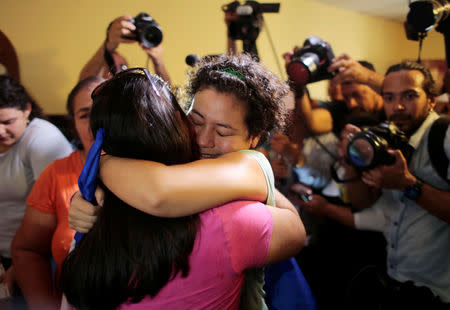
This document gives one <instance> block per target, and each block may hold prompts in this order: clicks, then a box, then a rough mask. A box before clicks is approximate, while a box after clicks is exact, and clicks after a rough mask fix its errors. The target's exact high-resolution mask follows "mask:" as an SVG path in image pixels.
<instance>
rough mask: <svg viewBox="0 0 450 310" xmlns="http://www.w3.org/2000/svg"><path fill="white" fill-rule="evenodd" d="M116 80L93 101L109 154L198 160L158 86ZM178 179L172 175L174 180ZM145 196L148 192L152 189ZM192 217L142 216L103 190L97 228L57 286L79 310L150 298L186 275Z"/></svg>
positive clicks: (138, 79)
mask: <svg viewBox="0 0 450 310" xmlns="http://www.w3.org/2000/svg"><path fill="white" fill-rule="evenodd" d="M153 80H154V82H155V83H154V86H155V87H156V89H157V90H158V92H159V94H160V96H158V95H157V94H156V92H155V91H154V89H153V86H152V85H151V84H150V82H149V81H148V79H147V78H146V77H145V75H140V74H136V73H134V74H133V73H127V74H125V75H124V74H118V75H117V76H116V77H113V78H112V79H111V80H108V81H106V82H104V83H103V84H102V85H101V86H100V87H101V89H99V91H98V94H96V96H94V103H93V106H92V110H91V119H90V122H91V128H92V131H93V133H94V136H95V133H96V131H97V130H98V129H99V128H104V130H105V140H104V144H103V149H104V151H105V152H106V153H107V154H110V155H113V156H118V157H128V158H136V159H145V160H153V161H158V162H162V163H164V164H169V165H170V164H181V163H186V162H189V161H192V160H194V159H197V157H198V151H197V150H196V149H195V148H196V143H195V137H194V136H192V135H191V132H192V131H189V129H188V127H187V126H190V125H189V122H188V120H187V118H186V117H185V115H184V113H183V112H182V110H181V108H180V107H179V106H178V103H177V101H176V99H175V97H174V96H173V95H172V94H171V93H170V91H168V90H167V89H164V88H166V86H164V82H162V81H160V80H157V79H156V78H154V77H153ZM175 177H177V176H174V178H175ZM150 190H151V189H150ZM198 223H199V219H198V215H193V216H189V217H182V218H159V217H155V216H152V215H149V214H146V213H143V212H141V211H139V210H137V209H135V208H133V207H131V206H129V205H127V204H126V203H124V202H123V201H122V200H120V199H119V198H118V197H116V196H115V195H114V194H113V193H112V192H110V191H109V190H108V189H107V188H105V197H104V204H103V207H102V208H101V210H100V213H99V215H98V219H97V222H96V223H95V225H94V227H93V228H92V229H91V231H90V232H89V233H87V234H86V235H85V236H84V238H83V239H82V240H81V241H80V242H79V244H78V245H77V247H76V248H75V249H74V251H72V252H71V253H70V254H69V255H68V257H67V258H66V260H65V261H64V263H63V266H62V273H61V279H60V280H61V287H62V289H63V291H64V293H65V294H66V297H67V300H68V301H69V303H71V304H72V305H74V306H75V307H76V308H80V309H116V308H117V307H118V306H119V305H120V304H122V303H124V302H127V301H129V302H132V303H136V302H139V301H140V300H142V298H143V297H145V296H155V295H156V294H157V293H158V292H159V291H160V290H161V288H162V287H164V286H165V285H166V284H167V283H168V282H169V281H170V280H172V279H173V278H174V277H175V276H176V275H177V274H178V273H181V276H182V277H186V276H187V275H188V273H189V255H190V253H191V252H192V249H193V246H194V241H195V237H196V233H197V227H198Z"/></svg>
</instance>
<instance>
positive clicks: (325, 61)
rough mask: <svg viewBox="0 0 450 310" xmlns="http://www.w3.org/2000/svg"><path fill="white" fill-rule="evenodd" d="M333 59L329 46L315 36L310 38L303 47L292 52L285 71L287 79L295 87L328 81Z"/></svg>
mask: <svg viewBox="0 0 450 310" xmlns="http://www.w3.org/2000/svg"><path fill="white" fill-rule="evenodd" d="M333 58H334V53H333V49H332V48H331V46H330V44H329V43H327V42H325V41H323V40H322V39H320V38H318V37H316V36H310V37H309V38H307V39H306V40H305V42H304V43H303V47H301V48H300V49H299V50H297V51H295V52H294V55H293V56H292V58H291V62H290V63H289V64H288V66H287V68H286V71H287V74H288V76H289V79H290V80H291V81H292V82H293V83H294V85H297V86H303V85H306V84H308V83H313V82H318V81H322V80H325V79H330V78H332V77H333V75H332V74H331V73H330V72H328V71H327V69H328V67H329V66H330V65H331V62H332V60H333Z"/></svg>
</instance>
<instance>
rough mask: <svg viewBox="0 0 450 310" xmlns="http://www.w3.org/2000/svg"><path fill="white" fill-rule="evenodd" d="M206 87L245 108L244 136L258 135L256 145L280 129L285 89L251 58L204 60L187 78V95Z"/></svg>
mask: <svg viewBox="0 0 450 310" xmlns="http://www.w3.org/2000/svg"><path fill="white" fill-rule="evenodd" d="M222 70H224V71H225V72H224V71H222ZM226 71H228V72H230V71H231V72H236V74H230V73H228V72H226ZM208 87H212V88H214V89H215V90H216V91H218V92H221V93H226V94H232V95H234V96H235V97H236V98H238V99H240V100H242V101H243V102H245V103H246V104H247V106H246V110H247V115H246V116H245V123H246V125H247V128H248V134H249V137H250V136H254V137H256V136H259V135H260V136H261V138H260V140H259V144H262V143H264V142H265V140H267V137H268V134H269V132H270V131H272V130H273V129H282V128H283V127H284V120H285V115H286V109H285V107H284V104H283V103H282V102H283V98H284V97H285V96H286V95H287V94H288V92H289V86H288V84H287V83H285V82H283V81H281V80H280V79H279V78H278V77H276V76H275V75H274V74H273V73H272V72H270V71H269V70H268V69H267V68H266V67H264V66H263V65H262V64H261V63H259V62H257V61H255V60H254V59H252V57H251V56H249V55H247V54H240V55H230V54H223V55H219V56H216V57H206V58H204V59H203V60H202V61H201V62H200V63H199V65H198V66H197V70H196V71H195V72H194V73H193V75H192V76H191V77H190V81H189V88H188V93H189V95H190V96H191V97H193V96H194V95H195V93H197V92H198V91H200V90H203V89H205V88H208ZM194 105H195V103H194ZM194 108H195V106H194Z"/></svg>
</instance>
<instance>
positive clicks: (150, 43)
mask: <svg viewBox="0 0 450 310" xmlns="http://www.w3.org/2000/svg"><path fill="white" fill-rule="evenodd" d="M131 22H132V23H133V25H135V26H136V30H135V31H134V33H135V35H136V37H135V38H134V39H136V41H138V42H140V43H142V45H143V46H144V47H146V48H150V47H155V46H158V45H159V44H160V43H161V42H162V39H163V34H162V31H161V28H160V27H159V25H158V23H157V22H156V21H155V20H154V19H153V18H152V17H151V16H150V15H148V14H147V13H139V14H138V15H137V16H136V17H134V18H133V19H131Z"/></svg>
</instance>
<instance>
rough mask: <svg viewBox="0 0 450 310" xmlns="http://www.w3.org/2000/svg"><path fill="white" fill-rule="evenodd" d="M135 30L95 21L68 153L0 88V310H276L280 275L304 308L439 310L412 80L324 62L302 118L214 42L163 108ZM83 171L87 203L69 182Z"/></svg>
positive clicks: (17, 95) (436, 232)
mask: <svg viewBox="0 0 450 310" xmlns="http://www.w3.org/2000/svg"><path fill="white" fill-rule="evenodd" d="M231 20H233V16H232V14H231V15H230V12H226V13H225V23H226V25H227V26H229V24H230V21H231ZM135 30H136V26H135V25H134V23H133V22H132V17H131V16H129V15H124V16H120V17H117V18H115V19H113V21H112V22H111V23H110V24H109V26H108V27H107V34H106V38H105V41H104V42H103V43H102V44H101V45H100V47H99V48H98V50H97V51H96V53H95V54H94V55H93V56H92V58H91V59H90V60H88V62H87V63H86V64H85V65H84V67H83V68H82V69H81V71H80V75H79V81H78V83H77V85H75V87H74V88H73V89H72V91H71V92H70V94H69V95H68V99H67V113H68V116H69V117H70V119H71V120H72V121H73V126H74V128H75V132H76V134H77V140H79V142H80V143H78V144H76V145H74V144H72V143H69V142H68V140H67V138H66V137H65V136H64V135H63V134H62V133H61V132H60V131H59V129H58V128H57V127H56V126H54V125H53V124H51V123H50V122H49V121H47V120H46V117H45V115H44V114H43V112H42V110H41V109H40V108H39V105H38V104H37V103H36V102H35V100H34V99H33V98H31V96H30V95H29V94H28V92H27V91H26V89H25V88H24V87H23V86H22V85H21V84H20V83H19V82H18V81H16V80H15V79H13V78H12V77H11V76H8V75H2V76H0V167H2V169H1V171H2V172H3V173H2V177H1V178H0V184H1V185H2V186H0V210H1V212H2V214H3V215H2V217H1V218H0V224H1V225H0V259H1V261H0V262H1V266H2V267H3V269H4V272H3V274H1V273H0V294H2V295H3V296H0V308H2V309H3V307H5V309H7V308H6V307H8V309H70V308H76V309H147V308H151V309H163V308H164V309H187V308H193V309H251V310H252V309H258V310H259V309H276V307H275V306H274V305H273V304H272V301H271V300H269V299H268V298H266V297H267V296H266V295H271V294H272V293H273V292H272V291H269V290H271V288H270V287H269V285H268V283H272V282H273V281H274V280H273V277H272V274H271V272H273V270H272V269H270V268H269V267H267V266H275V265H276V264H277V263H280V264H281V263H283V262H286V261H289V260H291V261H290V263H291V264H293V265H294V267H295V268H298V267H299V268H300V269H301V271H302V272H303V275H304V278H305V279H306V282H307V288H306V289H307V290H310V291H311V292H312V296H314V297H313V298H314V303H312V304H310V308H308V309H319V310H320V309H341V308H342V309H403V308H410V309H448V307H449V306H450V165H449V159H450V126H449V124H450V121H449V117H448V116H447V117H446V115H445V113H448V110H447V109H446V108H445V104H442V103H441V104H440V105H438V106H437V103H438V100H437V98H438V96H440V95H441V96H440V97H441V98H442V97H443V96H442V94H443V93H445V91H439V90H438V89H437V88H436V82H435V81H434V79H433V77H432V76H431V74H430V71H429V70H428V69H427V68H426V67H425V66H423V65H422V64H420V63H415V62H411V61H403V62H401V63H397V64H393V65H392V66H391V67H389V69H388V70H387V72H386V74H385V75H382V74H379V73H377V72H376V71H375V68H374V66H373V65H372V64H371V63H370V62H368V61H366V60H360V61H357V60H355V59H353V58H352V57H351V56H349V55H348V54H342V55H340V56H338V57H336V58H334V59H333V60H332V63H331V64H330V65H329V66H328V68H327V70H328V72H330V73H332V74H333V76H332V78H330V79H329V101H319V100H315V99H314V98H311V96H310V94H309V92H308V89H307V87H308V85H307V84H299V83H296V82H295V81H293V80H290V81H282V80H281V79H280V78H278V77H277V76H276V75H275V74H273V73H272V72H271V71H270V70H268V69H267V68H266V67H265V66H264V64H262V63H261V62H260V61H259V60H257V59H255V58H254V57H252V55H248V54H246V53H238V51H237V48H236V44H235V43H236V42H235V40H233V38H231V37H229V38H227V40H228V48H227V52H226V53H224V54H221V55H216V56H212V57H211V56H210V57H205V58H203V59H201V60H200V61H199V62H198V63H197V64H196V65H195V68H194V71H193V73H192V74H190V76H189V81H188V82H187V85H186V93H187V94H188V97H189V100H188V102H183V103H181V102H179V101H178V100H177V98H176V96H175V95H174V94H173V93H172V91H171V81H170V77H169V74H168V72H167V70H166V67H165V64H164V60H163V45H162V44H158V45H156V46H153V47H149V48H148V47H145V46H144V45H143V44H142V43H140V44H139V43H137V41H136V40H135V39H134V36H135ZM120 44H136V45H138V44H139V45H140V47H141V48H142V50H143V51H144V52H145V53H146V54H147V55H148V59H149V61H151V62H152V64H153V69H154V72H155V74H150V72H149V71H148V68H128V67H127V62H126V60H125V58H124V57H123V56H122V55H120V54H119V53H117V48H118V47H119V45H120ZM296 50H297V49H294V50H293V51H288V52H286V53H285V54H284V55H283V58H284V60H285V63H286V67H288V66H289V63H290V62H291V61H292V58H293V55H294V53H295V51H296ZM445 84H446V83H444V86H445ZM444 88H445V87H444ZM384 124H390V125H389V126H387V127H386V126H384ZM380 126H381V127H380ZM383 126H384V127H383ZM393 126H395V127H393ZM376 128H382V129H383V130H384V132H385V135H386V136H379V135H378V136H377V135H376V134H375V135H374V134H373V132H377V131H376ZM386 128H388V129H386ZM391 128H395V130H392V129H391ZM371 129H373V131H371ZM379 130H381V129H379ZM378 132H379V131H378ZM94 137H95V138H94ZM357 139H359V140H357ZM396 139H397V140H399V139H400V140H401V139H402V140H401V141H402V143H397V144H396V143H394V142H392V141H397V140H396ZM93 144H95V145H96V147H97V148H100V149H101V150H102V152H101V154H100V153H98V154H94V152H89V150H90V149H91V146H92V145H93ZM370 151H372V153H370ZM92 160H94V162H96V163H98V167H95V165H94V166H91V165H85V163H86V162H89V161H92ZM83 167H84V168H83ZM83 169H84V170H83ZM89 169H91V170H89ZM92 169H94V170H92ZM95 169H98V176H97V183H98V184H97V188H96V190H95V201H88V199H87V198H86V197H85V196H83V194H82V193H81V192H80V188H79V184H81V183H79V176H80V174H81V173H82V171H83V173H84V172H90V173H94V174H95V173H97V171H95ZM75 232H79V233H82V234H84V236H83V237H82V238H81V240H80V241H78V242H77V244H76V246H75V247H73V244H74V241H73V239H74V235H75ZM71 247H72V248H73V250H71ZM293 258H295V259H293ZM297 264H298V266H297ZM0 270H1V269H0ZM286 272H287V271H286ZM293 287H295V286H294V285H293ZM276 293H277V294H281V293H280V292H279V291H278V292H276ZM297 295H301V294H300V293H299V294H297ZM302 296H303V295H302ZM283 298H290V297H289V295H283ZM297 298H298V296H297ZM286 304H287V303H286ZM305 304H306V303H305ZM297 308H298V307H295V306H292V308H289V309H297Z"/></svg>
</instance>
